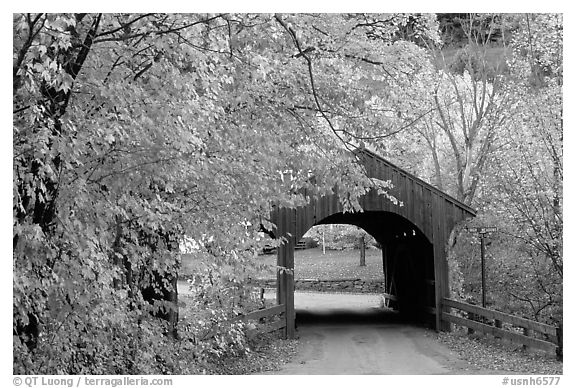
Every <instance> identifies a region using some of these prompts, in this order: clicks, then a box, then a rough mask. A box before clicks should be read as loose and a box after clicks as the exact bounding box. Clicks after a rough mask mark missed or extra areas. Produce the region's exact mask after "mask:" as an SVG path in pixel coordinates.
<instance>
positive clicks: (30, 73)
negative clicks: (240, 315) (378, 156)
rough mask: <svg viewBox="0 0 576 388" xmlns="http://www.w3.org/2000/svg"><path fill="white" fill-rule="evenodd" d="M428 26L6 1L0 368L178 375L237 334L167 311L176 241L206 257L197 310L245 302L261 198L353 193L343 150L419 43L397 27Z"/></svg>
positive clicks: (391, 125) (380, 117)
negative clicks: (20, 8) (5, 362)
mask: <svg viewBox="0 0 576 388" xmlns="http://www.w3.org/2000/svg"><path fill="white" fill-rule="evenodd" d="M408 24H410V26H411V27H410V29H407V28H406V26H408ZM416 27H417V28H416ZM436 28H437V25H436V23H435V21H434V18H433V17H431V16H430V15H421V16H417V15H416V16H410V17H409V16H407V15H361V14H358V15H339V14H338V15H252V14H241V15H232V14H192V15H180V14H169V15H165V14H137V15H136V14H71V15H56V14H15V15H14V18H13V32H14V34H13V36H14V45H13V112H14V115H13V150H14V157H13V252H14V253H13V268H14V283H13V291H14V292H13V294H14V297H13V307H14V314H13V327H14V371H15V373H34V374H39V373H46V374H51V373H68V374H69V373H189V372H190V373H193V372H194V370H196V369H195V368H196V366H197V365H198V364H197V363H196V361H197V362H200V361H198V360H202V359H204V358H203V357H204V356H203V355H204V354H207V353H206V352H208V353H209V352H212V351H213V352H216V353H217V354H225V353H226V352H229V351H231V352H233V351H236V350H237V349H240V350H241V349H242V348H244V347H245V345H244V343H243V339H242V336H241V330H242V328H240V327H236V326H234V327H232V326H230V327H226V328H222V329H218V330H219V331H218V335H217V336H215V337H214V338H215V340H214V341H215V342H212V343H210V345H206V346H207V347H206V346H205V345H201V344H200V343H199V342H198V341H197V337H196V333H198V332H199V331H200V330H201V329H203V328H205V327H204V326H202V324H199V323H197V322H187V323H185V324H183V323H182V322H179V318H178V298H177V293H176V289H175V284H176V279H177V276H178V272H179V266H180V258H179V255H180V252H179V249H178V246H179V243H180V242H181V241H182V240H183V239H184V237H185V236H187V237H191V238H193V239H194V240H195V241H197V242H198V245H199V250H198V252H197V254H199V255H203V256H204V257H205V258H206V259H207V260H209V261H211V262H212V263H213V265H212V266H210V267H208V269H206V270H205V273H204V274H203V276H201V279H200V280H201V281H200V280H199V282H197V283H195V293H196V294H197V302H196V303H197V305H196V308H197V309H198V312H199V314H200V315H202V314H203V313H206V312H211V311H214V313H213V315H214V319H216V322H220V321H221V320H223V319H224V318H225V317H227V316H229V315H230V314H232V312H233V311H235V310H234V309H241V308H244V307H246V306H249V303H248V301H249V296H248V295H249V294H248V293H246V292H245V290H244V289H243V279H244V277H245V273H246V271H244V269H246V268H249V267H250V266H251V263H252V262H253V261H254V258H255V256H256V252H257V251H258V250H259V248H260V247H261V246H262V245H263V244H264V243H266V241H263V240H261V239H260V238H259V234H258V232H259V226H260V225H261V224H264V225H265V226H266V227H269V226H270V225H268V222H267V220H266V218H267V217H268V215H269V211H270V204H271V203H274V202H275V203H278V204H281V205H285V206H295V205H296V204H298V203H303V202H304V201H306V200H307V198H302V197H301V196H299V195H298V194H297V193H298V190H299V189H300V188H304V187H306V188H308V189H309V192H310V193H312V194H311V195H321V194H323V193H327V192H330V191H332V189H333V188H334V187H335V186H338V187H339V194H340V197H341V201H342V203H343V205H344V207H345V208H346V209H348V210H351V209H357V208H358V202H357V199H358V197H359V196H360V195H362V194H363V193H365V192H366V190H368V189H369V188H371V187H375V186H377V185H378V183H377V182H374V181H371V180H369V179H367V178H366V177H365V175H364V174H363V173H362V169H361V168H360V166H359V165H358V164H357V163H355V160H354V159H353V157H352V156H351V155H350V154H349V153H348V151H349V150H351V149H354V147H355V146H356V145H357V144H358V143H359V142H360V141H365V142H370V141H373V140H374V139H377V138H379V137H381V136H387V134H388V133H393V132H394V131H397V130H398V129H400V128H402V127H403V126H405V125H407V123H410V121H411V120H413V116H412V115H411V116H409V117H398V116H397V115H395V114H391V112H390V111H386V110H379V109H376V108H375V104H374V101H379V102H382V103H384V104H386V105H387V106H389V107H392V108H393V107H398V109H400V108H401V107H402V106H404V105H405V101H404V100H405V99H404V97H403V94H402V89H403V88H404V87H406V86H407V85H409V84H410V83H411V82H412V81H413V79H414V76H415V74H416V72H417V70H418V66H419V65H418V64H419V62H420V58H422V56H423V50H422V49H420V48H418V47H417V46H416V45H415V44H414V43H412V42H410V41H407V40H405V38H406V37H415V36H416V35H417V36H418V39H425V40H428V41H436V40H438V34H437V30H436ZM407 31H408V32H409V31H411V32H410V34H407ZM415 34H416V35H415ZM418 114H420V113H419V112H414V115H415V116H417V115H418ZM382 128H385V131H384V133H383V132H382ZM312 175H313V176H314V177H315V180H314V182H312V181H311V180H310V179H309V178H310V177H311V176H312ZM202 279H203V280H202ZM206 279H213V283H211V282H206ZM225 290H226V291H225ZM222 292H226V293H227V294H226V295H229V296H231V298H228V299H227V300H226V301H225V303H224V304H223V305H222V306H214V305H213V304H214V303H216V302H215V300H218V299H217V298H216V299H215V298H214V296H215V295H223V294H222ZM245 301H246V302H245ZM158 318H163V319H158ZM182 325H191V327H189V328H187V329H186V330H183V329H182ZM188 329H189V330H188ZM186 333H192V334H186ZM164 334H169V335H164ZM174 349H176V350H174ZM185 355H186V356H185ZM191 358H192V360H191ZM194 360H196V361H194Z"/></svg>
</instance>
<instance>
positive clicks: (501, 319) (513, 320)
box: [442, 298, 563, 360]
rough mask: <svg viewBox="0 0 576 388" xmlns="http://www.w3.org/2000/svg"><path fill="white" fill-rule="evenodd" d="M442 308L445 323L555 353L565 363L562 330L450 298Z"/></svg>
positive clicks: (443, 303) (445, 299) (444, 302)
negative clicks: (452, 309)
mask: <svg viewBox="0 0 576 388" xmlns="http://www.w3.org/2000/svg"><path fill="white" fill-rule="evenodd" d="M442 307H443V308H442V310H443V312H442V320H444V321H445V322H450V323H454V324H456V325H460V326H464V327H468V328H469V329H472V330H477V331H480V332H482V333H486V334H491V335H493V336H494V337H498V338H506V339H508V340H510V341H513V342H516V343H520V344H522V345H524V347H533V348H536V349H541V350H545V351H551V352H556V357H557V358H558V359H559V360H561V359H562V353H563V348H562V336H563V334H562V326H560V327H555V326H551V325H546V324H544V323H540V322H536V321H532V320H530V319H526V318H520V317H517V316H514V315H510V314H506V313H503V312H500V311H496V310H490V309H487V308H483V307H480V306H475V305H472V304H468V303H464V302H459V301H456V300H453V299H448V298H443V299H442ZM446 308H454V309H458V310H461V311H464V312H466V313H467V316H468V317H467V318H465V317H461V316H457V315H454V314H451V313H449V312H446V310H447V309H446ZM503 324H506V326H503ZM520 331H521V332H520Z"/></svg>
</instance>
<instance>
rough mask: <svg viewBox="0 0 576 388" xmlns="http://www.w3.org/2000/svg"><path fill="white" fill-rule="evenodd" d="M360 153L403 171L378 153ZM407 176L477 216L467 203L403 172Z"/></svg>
mask: <svg viewBox="0 0 576 388" xmlns="http://www.w3.org/2000/svg"><path fill="white" fill-rule="evenodd" d="M356 152H358V153H364V154H369V155H370V156H371V157H373V158H375V159H377V160H379V161H381V162H382V163H383V164H385V165H387V166H388V167H390V168H392V169H397V170H402V169H400V168H399V167H397V166H396V165H394V164H392V163H391V162H389V161H388V160H386V159H384V158H382V157H381V156H380V155H377V154H376V153H374V152H372V151H369V150H367V149H362V150H358V151H356ZM402 171H403V172H404V173H405V174H406V175H407V176H409V177H410V178H412V179H414V180H415V181H417V182H419V183H420V184H422V185H424V187H426V188H428V189H429V190H432V191H433V192H434V193H435V194H437V195H439V196H441V197H442V198H445V199H446V200H448V201H450V202H452V203H454V204H455V205H456V206H458V207H459V208H461V209H464V210H465V211H466V212H468V213H469V214H470V215H471V216H475V215H476V210H474V209H473V208H471V207H470V206H468V205H466V204H465V203H463V202H461V201H459V200H457V199H455V198H453V197H451V196H450V195H448V194H447V193H445V192H443V191H441V190H439V189H437V188H436V187H434V186H432V185H431V184H429V183H428V182H425V181H423V180H422V179H420V178H418V177H417V176H416V175H413V174H411V173H409V172H407V171H404V170H402Z"/></svg>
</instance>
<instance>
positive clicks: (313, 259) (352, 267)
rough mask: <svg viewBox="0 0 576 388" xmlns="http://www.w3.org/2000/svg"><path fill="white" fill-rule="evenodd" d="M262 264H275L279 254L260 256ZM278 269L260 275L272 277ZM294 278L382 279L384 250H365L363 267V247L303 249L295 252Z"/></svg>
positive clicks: (272, 265)
mask: <svg viewBox="0 0 576 388" xmlns="http://www.w3.org/2000/svg"><path fill="white" fill-rule="evenodd" d="M258 260H260V261H261V262H262V263H265V264H268V265H269V266H271V267H272V268H274V266H276V254H269V255H261V256H259V257H258ZM274 274H275V272H274V271H273V270H271V271H270V272H267V273H263V274H262V275H261V277H265V278H270V277H273V276H274ZM294 277H295V278H296V279H362V280H375V279H382V278H383V271H382V253H381V251H380V250H379V249H367V250H366V266H365V267H360V250H357V249H355V250H344V251H332V250H326V254H323V253H322V249H321V248H310V249H302V250H297V251H295V252H294Z"/></svg>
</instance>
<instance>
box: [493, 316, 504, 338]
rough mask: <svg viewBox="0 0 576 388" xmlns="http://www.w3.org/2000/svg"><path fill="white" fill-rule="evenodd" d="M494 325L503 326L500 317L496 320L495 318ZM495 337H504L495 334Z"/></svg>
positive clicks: (498, 327) (499, 327)
mask: <svg viewBox="0 0 576 388" xmlns="http://www.w3.org/2000/svg"><path fill="white" fill-rule="evenodd" d="M494 326H495V327H496V328H497V329H501V328H502V321H501V320H499V319H495V320H494ZM494 337H495V338H502V337H500V336H499V335H495V336H494Z"/></svg>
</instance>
